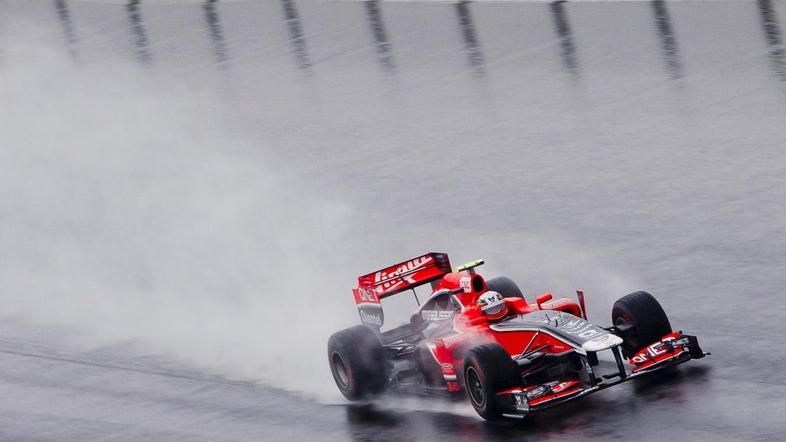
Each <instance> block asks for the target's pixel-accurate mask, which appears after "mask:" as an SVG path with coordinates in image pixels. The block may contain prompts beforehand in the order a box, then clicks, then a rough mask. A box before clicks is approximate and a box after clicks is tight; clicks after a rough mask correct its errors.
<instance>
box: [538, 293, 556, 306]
mask: <svg viewBox="0 0 786 442" xmlns="http://www.w3.org/2000/svg"><path fill="white" fill-rule="evenodd" d="M551 298H553V296H551V293H544V294H542V295H540V296H538V297H537V298H536V299H535V302H536V303H538V308H540V305H541V304H543V303H544V302H547V301H551Z"/></svg>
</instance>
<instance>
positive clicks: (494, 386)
mask: <svg viewBox="0 0 786 442" xmlns="http://www.w3.org/2000/svg"><path fill="white" fill-rule="evenodd" d="M520 381H521V379H520V376H519V373H518V370H517V368H516V366H515V364H514V362H513V360H512V359H511V358H510V355H509V354H508V352H507V351H505V349H504V348H502V346H501V345H499V344H483V345H478V346H476V347H472V348H471V349H470V350H469V352H467V356H466V358H465V359H464V386H465V388H466V390H467V396H468V397H469V402H470V403H471V404H472V408H474V409H475V411H476V412H477V413H478V414H479V415H480V416H481V417H482V418H483V419H486V420H497V419H499V418H501V417H502V410H501V409H500V406H499V403H498V402H497V398H496V394H497V393H499V392H500V391H503V390H507V389H509V388H513V387H515V386H516V385H518V384H519V383H520Z"/></svg>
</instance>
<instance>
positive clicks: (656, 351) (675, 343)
mask: <svg viewBox="0 0 786 442" xmlns="http://www.w3.org/2000/svg"><path fill="white" fill-rule="evenodd" d="M683 339H685V338H683ZM683 339H679V340H677V339H675V338H673V337H671V336H669V337H667V338H664V339H663V340H662V341H660V342H656V343H654V344H652V345H650V346H648V347H647V348H645V349H644V350H642V351H640V352H639V354H637V355H636V356H634V357H632V358H631V361H633V362H634V363H635V364H642V363H644V362H647V361H649V360H652V359H655V358H656V357H657V356H660V355H662V354H665V353H666V352H669V351H671V352H673V351H674V350H675V348H678V347H681V346H682V345H683V343H687V339H685V340H684V341H683Z"/></svg>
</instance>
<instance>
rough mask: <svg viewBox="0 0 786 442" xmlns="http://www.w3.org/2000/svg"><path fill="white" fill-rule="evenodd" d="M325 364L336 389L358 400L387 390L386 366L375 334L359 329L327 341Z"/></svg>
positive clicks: (362, 326) (362, 328)
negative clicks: (328, 365)
mask: <svg viewBox="0 0 786 442" xmlns="http://www.w3.org/2000/svg"><path fill="white" fill-rule="evenodd" d="M328 363H329V364H330V372H331V373H333V379H334V380H335V381H336V385H337V386H338V389H339V390H340V391H341V394H343V395H344V396H345V397H346V398H347V399H349V400H357V399H363V398H366V397H369V396H374V395H376V394H379V393H382V392H383V391H385V389H386V388H387V386H388V372H389V369H388V364H387V361H386V359H385V351H384V349H383V348H382V343H381V342H380V340H379V337H378V336H377V334H376V332H375V331H374V330H372V329H370V328H369V327H366V326H364V325H358V326H355V327H351V328H348V329H345V330H341V331H339V332H336V333H334V334H333V336H331V337H330V339H329V340H328Z"/></svg>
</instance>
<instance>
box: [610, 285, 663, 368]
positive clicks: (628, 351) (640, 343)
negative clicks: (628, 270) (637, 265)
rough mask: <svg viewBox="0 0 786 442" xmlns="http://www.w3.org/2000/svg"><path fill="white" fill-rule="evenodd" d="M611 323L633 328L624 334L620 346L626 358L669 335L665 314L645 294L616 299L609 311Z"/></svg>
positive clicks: (638, 293) (633, 294) (653, 299)
mask: <svg viewBox="0 0 786 442" xmlns="http://www.w3.org/2000/svg"><path fill="white" fill-rule="evenodd" d="M611 322H612V324H614V325H615V326H618V325H621V324H625V323H629V324H631V325H632V326H633V328H632V329H631V330H630V331H629V332H628V333H626V334H625V336H624V342H623V344H622V351H623V353H624V354H625V356H627V357H631V356H633V355H635V354H636V353H638V352H639V350H641V349H642V348H644V347H646V346H648V345H650V344H652V343H653V342H655V341H657V340H659V339H660V338H662V337H663V336H664V335H666V334H668V333H671V324H670V323H669V318H668V317H667V316H666V312H664V311H663V307H661V306H660V303H658V301H657V300H656V299H655V297H654V296H652V295H650V294H649V293H647V292H641V291H640V292H633V293H631V294H629V295H625V296H623V297H622V298H620V299H618V300H617V302H615V303H614V307H613V308H612V309H611Z"/></svg>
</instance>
